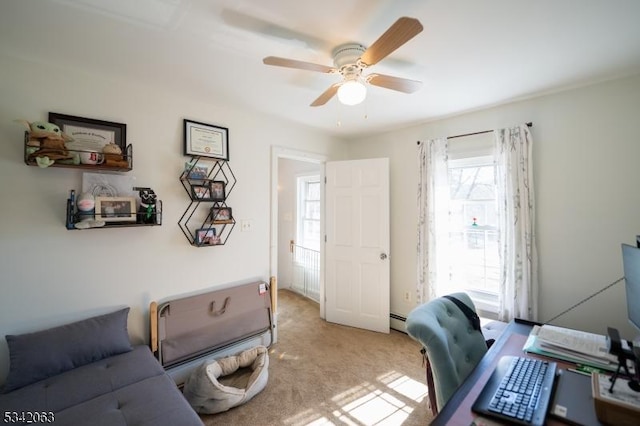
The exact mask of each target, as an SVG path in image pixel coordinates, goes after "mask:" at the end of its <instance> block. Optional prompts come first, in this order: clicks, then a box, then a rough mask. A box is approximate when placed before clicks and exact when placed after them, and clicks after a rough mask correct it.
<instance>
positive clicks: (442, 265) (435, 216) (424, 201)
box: [416, 138, 449, 303]
mask: <svg viewBox="0 0 640 426" xmlns="http://www.w3.org/2000/svg"><path fill="white" fill-rule="evenodd" d="M447 151H448V146H447V139H446V138H439V139H432V140H428V141H425V142H421V143H420V145H419V147H418V173H419V181H418V247H417V249H418V282H417V289H416V290H417V291H416V293H417V297H416V300H417V301H418V303H425V302H427V301H429V300H431V299H434V298H435V297H436V291H437V280H438V271H441V272H442V273H448V272H447V271H448V267H447V265H446V262H447V261H448V259H449V256H448V247H447V245H446V242H447V241H448V238H439V235H438V233H445V234H446V233H448V225H447V223H448V215H449V170H448V169H449V167H448V153H447ZM439 225H440V226H439ZM436 241H438V250H436Z"/></svg>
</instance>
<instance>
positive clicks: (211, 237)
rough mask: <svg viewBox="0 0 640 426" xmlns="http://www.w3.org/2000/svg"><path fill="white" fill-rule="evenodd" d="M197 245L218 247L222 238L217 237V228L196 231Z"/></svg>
mask: <svg viewBox="0 0 640 426" xmlns="http://www.w3.org/2000/svg"><path fill="white" fill-rule="evenodd" d="M195 243H196V245H199V246H216V245H219V244H220V237H219V236H218V235H216V228H202V229H198V230H196V239H195Z"/></svg>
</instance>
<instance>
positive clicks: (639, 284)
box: [622, 244, 640, 331]
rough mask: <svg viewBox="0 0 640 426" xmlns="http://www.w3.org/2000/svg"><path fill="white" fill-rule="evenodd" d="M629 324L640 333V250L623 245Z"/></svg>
mask: <svg viewBox="0 0 640 426" xmlns="http://www.w3.org/2000/svg"><path fill="white" fill-rule="evenodd" d="M622 266H623V267H624V280H625V282H626V285H625V288H626V296H627V315H628V317H629V322H630V323H631V324H632V325H633V326H634V327H635V328H636V329H637V330H638V331H640V248H638V247H633V246H630V245H628V244H622Z"/></svg>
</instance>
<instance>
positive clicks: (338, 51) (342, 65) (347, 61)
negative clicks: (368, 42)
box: [332, 43, 366, 75]
mask: <svg viewBox="0 0 640 426" xmlns="http://www.w3.org/2000/svg"><path fill="white" fill-rule="evenodd" d="M365 50H366V48H365V47H364V46H363V45H361V44H358V43H347V44H343V45H340V46H338V47H336V48H335V49H333V52H332V54H333V64H334V65H335V67H336V68H337V69H338V70H340V73H341V74H343V75H345V74H352V73H354V72H358V73H359V72H360V71H362V66H361V65H360V64H359V63H358V62H359V60H360V57H361V56H362V54H363V53H364V51H365Z"/></svg>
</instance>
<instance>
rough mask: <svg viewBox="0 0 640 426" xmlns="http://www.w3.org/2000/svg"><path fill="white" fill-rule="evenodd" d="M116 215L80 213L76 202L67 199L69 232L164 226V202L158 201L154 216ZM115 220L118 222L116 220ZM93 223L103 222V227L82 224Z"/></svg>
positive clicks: (139, 214) (143, 213)
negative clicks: (127, 217)
mask: <svg viewBox="0 0 640 426" xmlns="http://www.w3.org/2000/svg"><path fill="white" fill-rule="evenodd" d="M116 216H117V215H116V214H114V215H109V216H105V217H102V216H101V215H100V214H96V213H95V212H92V213H84V212H80V211H78V210H77V209H76V208H75V206H74V202H73V200H71V199H67V221H66V226H67V229H68V230H74V231H77V230H84V229H105V228H127V227H134V226H160V225H162V200H156V208H155V212H154V213H153V214H147V213H146V212H139V211H136V213H135V214H134V215H133V217H131V218H130V219H125V220H123V219H124V218H116ZM114 218H115V219H116V220H114ZM91 221H103V222H104V225H103V226H97V227H82V223H83V222H86V223H91ZM78 224H80V225H78Z"/></svg>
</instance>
